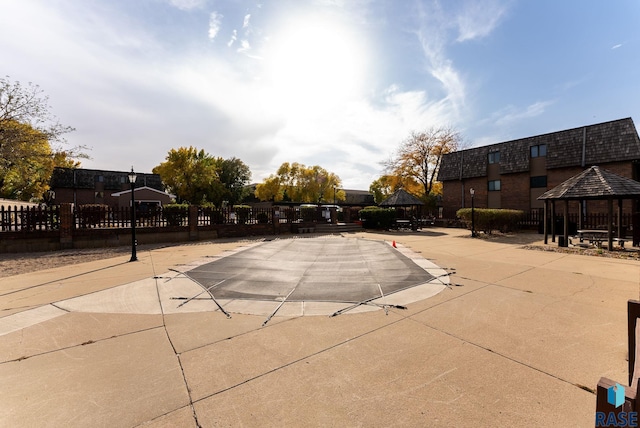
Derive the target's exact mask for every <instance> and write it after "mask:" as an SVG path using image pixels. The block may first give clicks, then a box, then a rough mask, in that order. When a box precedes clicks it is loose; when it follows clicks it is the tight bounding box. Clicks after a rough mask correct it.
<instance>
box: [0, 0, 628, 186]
mask: <svg viewBox="0 0 640 428" xmlns="http://www.w3.org/2000/svg"><path fill="white" fill-rule="evenodd" d="M639 70H640V2H638V1H637V0H615V1H606V0H562V1H558V0H535V1H532V0H475V1H472V0H440V1H436V0H393V1H392V0H260V1H255V0H0V75H2V76H7V77H8V78H9V79H10V80H11V81H19V82H21V83H22V84H26V83H28V82H32V83H34V84H37V85H38V86H39V87H40V89H42V91H43V92H44V93H45V94H46V95H47V96H48V97H49V100H48V102H49V105H50V107H51V111H52V112H53V114H55V116H56V117H57V118H58V119H59V121H60V122H61V123H62V124H64V125H68V126H72V127H74V128H75V131H74V132H72V133H70V134H68V135H67V136H66V139H67V142H68V145H69V146H79V145H84V146H87V147H89V148H90V150H88V154H89V156H90V157H91V159H89V160H83V161H82V167H84V168H92V169H103V170H115V171H128V170H130V169H131V167H132V166H133V168H134V169H135V170H136V171H138V172H146V173H149V172H151V170H152V169H153V167H155V166H157V165H159V164H160V163H162V162H163V161H164V160H165V158H166V156H167V153H168V152H169V150H171V149H172V148H173V149H177V148H179V147H189V146H193V147H196V148H198V149H204V150H205V151H206V152H207V153H209V154H210V155H212V156H216V157H222V158H225V159H228V158H232V157H235V158H238V159H240V160H242V161H243V162H244V163H245V164H247V165H248V166H249V167H250V169H251V171H252V182H258V183H259V182H262V180H264V179H265V178H266V177H268V176H269V175H270V174H274V173H275V172H276V171H277V169H278V167H279V166H280V165H281V164H282V163H283V162H291V163H292V162H298V163H302V164H305V165H307V166H312V165H319V166H321V167H323V168H325V169H326V170H328V171H330V172H333V173H335V174H337V175H338V176H339V177H340V178H341V180H342V185H343V188H346V189H362V190H366V189H368V188H369V185H370V184H371V182H372V181H374V180H375V179H377V178H378V177H380V175H382V174H383V167H382V165H381V163H382V162H384V161H385V160H387V159H389V158H390V157H391V156H393V154H394V153H395V151H396V150H397V149H398V147H399V145H400V144H401V143H402V142H403V141H404V140H406V139H407V137H408V136H409V135H410V134H411V132H413V131H416V132H419V131H421V130H426V129H429V128H431V127H441V126H444V127H451V128H454V129H455V130H457V131H458V132H460V134H461V135H462V137H463V144H464V145H465V147H476V146H482V145H487V144H494V143H500V142H504V141H509V140H513V139H518V138H524V137H528V136H533V135H539V134H544V133H548V132H555V131H560V130H563V129H569V128H574V127H580V126H584V125H589V124H593V123H600V122H606V121H609V120H616V119H621V118H626V117H632V118H633V119H634V120H636V119H637V117H638V113H639V112H640V79H639V77H640V73H639Z"/></svg>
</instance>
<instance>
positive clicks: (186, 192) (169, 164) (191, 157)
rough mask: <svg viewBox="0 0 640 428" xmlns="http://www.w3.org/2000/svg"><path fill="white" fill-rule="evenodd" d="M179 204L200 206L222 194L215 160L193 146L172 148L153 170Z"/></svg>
mask: <svg viewBox="0 0 640 428" xmlns="http://www.w3.org/2000/svg"><path fill="white" fill-rule="evenodd" d="M152 172H153V173H154V174H158V175H160V178H161V179H162V182H163V183H164V184H165V186H166V187H167V190H168V191H169V192H171V193H173V194H175V195H176V200H177V202H178V203H185V202H186V203H192V204H200V203H203V202H206V201H212V200H214V199H216V198H217V197H219V196H221V194H222V186H221V185H220V180H219V179H218V168H217V163H216V159H214V158H213V157H212V156H211V155H209V154H207V153H206V152H205V151H204V150H198V149H196V148H195V147H188V148H187V147H180V148H178V149H177V150H176V149H171V150H169V153H168V154H167V157H166V158H165V162H162V163H161V164H160V165H158V166H156V167H155V168H153V170H152Z"/></svg>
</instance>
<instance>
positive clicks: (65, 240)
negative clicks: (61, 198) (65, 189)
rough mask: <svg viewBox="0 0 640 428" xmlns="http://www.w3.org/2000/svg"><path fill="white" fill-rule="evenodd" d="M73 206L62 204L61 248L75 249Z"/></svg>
mask: <svg viewBox="0 0 640 428" xmlns="http://www.w3.org/2000/svg"><path fill="white" fill-rule="evenodd" d="M72 206H73V205H72V204H60V248H61V249H69V248H73V230H74V229H75V227H74V226H75V224H74V223H75V221H74V218H73V208H72Z"/></svg>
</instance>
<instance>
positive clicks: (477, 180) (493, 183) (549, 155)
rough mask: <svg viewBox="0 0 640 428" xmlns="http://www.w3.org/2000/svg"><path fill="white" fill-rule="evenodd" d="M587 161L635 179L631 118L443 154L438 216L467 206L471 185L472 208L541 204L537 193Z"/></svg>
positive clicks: (590, 206)
mask: <svg viewBox="0 0 640 428" xmlns="http://www.w3.org/2000/svg"><path fill="white" fill-rule="evenodd" d="M593 165H598V166H599V167H600V168H602V169H606V170H608V171H610V172H613V173H615V174H618V175H621V176H623V177H627V178H631V179H634V180H638V179H639V178H640V138H639V137H638V133H637V131H636V128H635V125H634V123H633V120H632V119H631V118H626V119H619V120H614V121H611V122H604V123H598V124H594V125H587V126H582V127H580V128H574V129H567V130H564V131H558V132H552V133H549V134H543V135H537V136H534V137H527V138H522V139H519V140H513V141H506V142H502V143H497V144H492V145H488V146H483V147H476V148H472V149H467V150H461V151H457V152H453V153H449V154H447V155H445V156H444V157H443V159H442V163H441V166H440V171H439V174H438V180H439V181H441V182H442V184H443V197H442V205H443V208H444V213H445V214H444V216H445V217H447V216H451V215H452V213H455V211H456V210H458V209H459V208H464V207H470V206H471V195H470V192H469V189H471V188H473V189H474V191H475V196H474V204H475V206H476V207H478V208H508V209H517V210H523V211H525V212H528V211H530V210H535V209H541V208H543V206H544V204H543V202H542V201H539V200H538V199H537V198H538V197H539V196H540V195H542V194H543V193H544V192H546V191H547V190H549V189H552V188H553V187H555V186H557V185H559V184H560V183H562V182H563V181H565V180H567V179H569V178H571V177H573V176H574V175H576V174H579V173H580V172H582V171H583V170H585V169H586V168H589V167H591V166H593ZM636 204H637V201H625V202H624V205H623V211H624V212H626V213H631V212H634V211H637V210H638V207H637V206H636ZM578 207H579V206H578V205H574V206H572V208H571V210H572V211H577V210H578V209H579V208H578ZM583 209H584V210H586V211H587V212H606V205H605V203H604V202H602V201H600V202H598V201H590V202H588V203H587V204H586V205H585V208H583Z"/></svg>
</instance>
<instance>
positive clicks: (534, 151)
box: [531, 144, 547, 158]
mask: <svg viewBox="0 0 640 428" xmlns="http://www.w3.org/2000/svg"><path fill="white" fill-rule="evenodd" d="M546 155H547V145H546V144H538V145H537V146H531V157H532V158H538V157H544V156H546Z"/></svg>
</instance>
